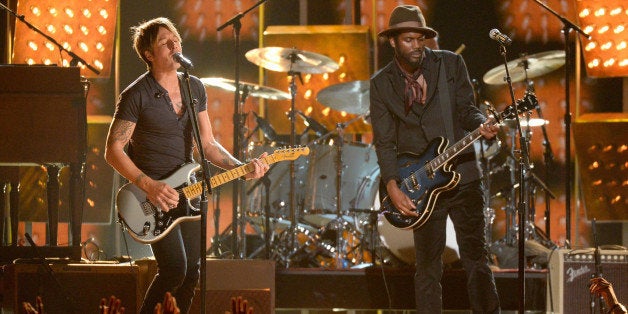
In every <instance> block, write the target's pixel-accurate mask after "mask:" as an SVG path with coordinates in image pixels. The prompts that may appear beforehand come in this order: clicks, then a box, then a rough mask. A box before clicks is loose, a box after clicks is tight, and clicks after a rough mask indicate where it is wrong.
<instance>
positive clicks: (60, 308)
mask: <svg viewBox="0 0 628 314" xmlns="http://www.w3.org/2000/svg"><path fill="white" fill-rule="evenodd" d="M50 270H51V271H52V272H50V271H49V270H48V269H46V268H45V267H44V265H42V264H40V263H35V264H26V263H25V264H9V265H7V266H6V267H5V268H4V272H3V274H2V278H1V279H2V280H1V283H2V287H0V291H2V302H1V309H0V313H23V310H22V302H30V303H31V304H33V305H35V300H36V298H37V296H41V298H42V300H43V302H44V309H45V312H46V313H68V314H82V313H97V312H98V306H99V305H100V299H102V298H109V297H110V296H112V295H115V296H116V297H118V298H119V299H120V300H122V305H123V306H124V307H125V309H126V311H125V313H137V312H138V310H139V305H140V303H139V302H140V301H141V296H140V294H139V289H138V271H139V268H138V266H129V265H128V264H51V265H50ZM3 311H4V312H3Z"/></svg>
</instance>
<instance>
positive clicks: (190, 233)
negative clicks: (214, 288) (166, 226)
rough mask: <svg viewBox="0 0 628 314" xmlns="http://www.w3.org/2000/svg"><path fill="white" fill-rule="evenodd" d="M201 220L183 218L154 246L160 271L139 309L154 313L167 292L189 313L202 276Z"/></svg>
mask: <svg viewBox="0 0 628 314" xmlns="http://www.w3.org/2000/svg"><path fill="white" fill-rule="evenodd" d="M200 229H201V224H200V221H199V220H196V221H187V222H182V223H180V224H178V225H177V226H175V227H174V228H173V230H172V231H171V232H170V233H169V234H168V235H167V236H165V237H164V238H162V239H161V240H159V241H157V242H155V243H152V244H151V248H152V249H153V254H154V255H155V259H156V260H157V274H156V275H155V278H153V282H152V283H151V284H150V287H149V288H148V291H146V296H145V297H144V302H143V303H142V308H141V310H140V313H142V314H152V313H154V309H155V305H157V303H159V302H163V299H164V295H165V294H166V292H170V293H172V295H173V296H174V297H175V298H176V300H177V305H178V306H179V309H181V313H187V312H188V310H189V309H190V305H191V304H192V299H193V298H194V289H195V288H196V285H197V283H198V279H199V277H200V274H199V269H200V237H201V234H200Z"/></svg>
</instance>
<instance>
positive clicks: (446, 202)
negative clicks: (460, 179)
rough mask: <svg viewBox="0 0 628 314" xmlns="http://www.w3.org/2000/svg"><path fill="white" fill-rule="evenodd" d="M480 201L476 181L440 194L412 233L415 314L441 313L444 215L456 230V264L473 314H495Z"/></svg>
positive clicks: (479, 190) (492, 285)
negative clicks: (461, 270) (464, 279)
mask: <svg viewBox="0 0 628 314" xmlns="http://www.w3.org/2000/svg"><path fill="white" fill-rule="evenodd" d="M483 208H484V199H483V193H482V185H481V182H480V181H473V182H470V183H467V184H464V185H459V186H458V187H457V188H455V189H454V190H452V191H448V192H446V193H442V194H441V197H439V201H438V202H437V204H436V207H435V209H434V212H433V213H432V216H431V217H430V219H429V220H428V221H427V222H426V223H425V224H424V225H423V226H421V227H420V228H418V229H416V230H414V248H415V253H416V273H415V277H414V286H415V301H416V308H417V313H430V314H433V313H441V311H442V306H443V298H442V287H441V284H440V281H441V277H442V275H443V263H442V260H441V256H442V254H443V250H444V249H445V238H446V223H447V215H449V217H450V218H451V221H452V222H453V224H454V229H455V230H456V241H457V242H458V247H459V251H460V261H461V262H462V266H463V268H464V270H465V271H466V274H467V282H466V287H467V292H468V294H469V302H470V304H471V310H472V311H473V313H499V312H500V308H499V298H498V296H497V289H496V287H495V280H494V278H493V272H492V271H491V269H490V268H489V267H488V253H487V250H486V247H485V240H484V228H485V225H484V214H483Z"/></svg>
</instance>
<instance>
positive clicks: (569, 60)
mask: <svg viewBox="0 0 628 314" xmlns="http://www.w3.org/2000/svg"><path fill="white" fill-rule="evenodd" d="M534 2H536V3H538V4H539V5H540V6H542V7H543V8H545V10H547V11H549V12H550V13H552V14H553V15H554V16H556V17H557V18H558V19H559V20H560V21H561V22H562V23H563V29H562V34H563V37H564V39H565V40H564V42H565V116H564V122H565V168H566V169H565V242H566V244H567V246H570V245H571V187H572V182H571V170H572V165H571V108H570V97H571V94H570V93H569V87H570V83H569V74H570V72H569V71H570V70H571V67H572V66H573V65H575V64H576V61H577V60H574V56H573V55H572V53H571V49H572V47H571V44H572V41H571V39H570V37H569V34H570V33H571V31H572V30H575V31H576V32H578V33H580V35H582V36H584V37H585V38H587V39H591V35H589V34H587V33H585V32H584V30H583V29H582V28H580V27H579V26H578V25H576V24H574V23H573V22H571V21H569V20H568V19H567V18H565V17H563V16H561V15H560V14H558V13H557V12H556V11H554V10H552V9H551V8H550V7H549V6H547V4H545V3H543V2H541V1H540V0H534Z"/></svg>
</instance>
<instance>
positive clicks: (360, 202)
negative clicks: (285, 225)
mask: <svg viewBox="0 0 628 314" xmlns="http://www.w3.org/2000/svg"><path fill="white" fill-rule="evenodd" d="M337 156H338V152H337V147H336V146H330V145H314V146H313V147H312V149H311V152H310V167H309V170H308V180H307V182H308V186H307V188H306V193H305V206H304V216H303V219H304V220H305V221H306V222H308V223H310V224H312V225H315V226H318V227H322V226H325V225H326V224H327V223H328V222H329V221H331V220H332V219H334V218H336V217H337V213H338V209H337V208H338V206H337V192H336V181H337V163H336V162H337ZM342 165H343V166H342V176H341V188H340V193H341V194H340V195H341V198H342V199H341V204H340V205H341V208H340V213H341V214H342V215H343V217H344V218H345V220H347V221H353V220H354V219H353V218H354V216H355V215H354V214H355V212H360V211H364V210H370V209H372V208H373V203H374V202H375V197H376V194H377V189H378V185H379V166H378V165H377V156H376V155H375V149H374V148H373V146H372V145H368V144H363V143H348V144H345V145H343V147H342Z"/></svg>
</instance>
